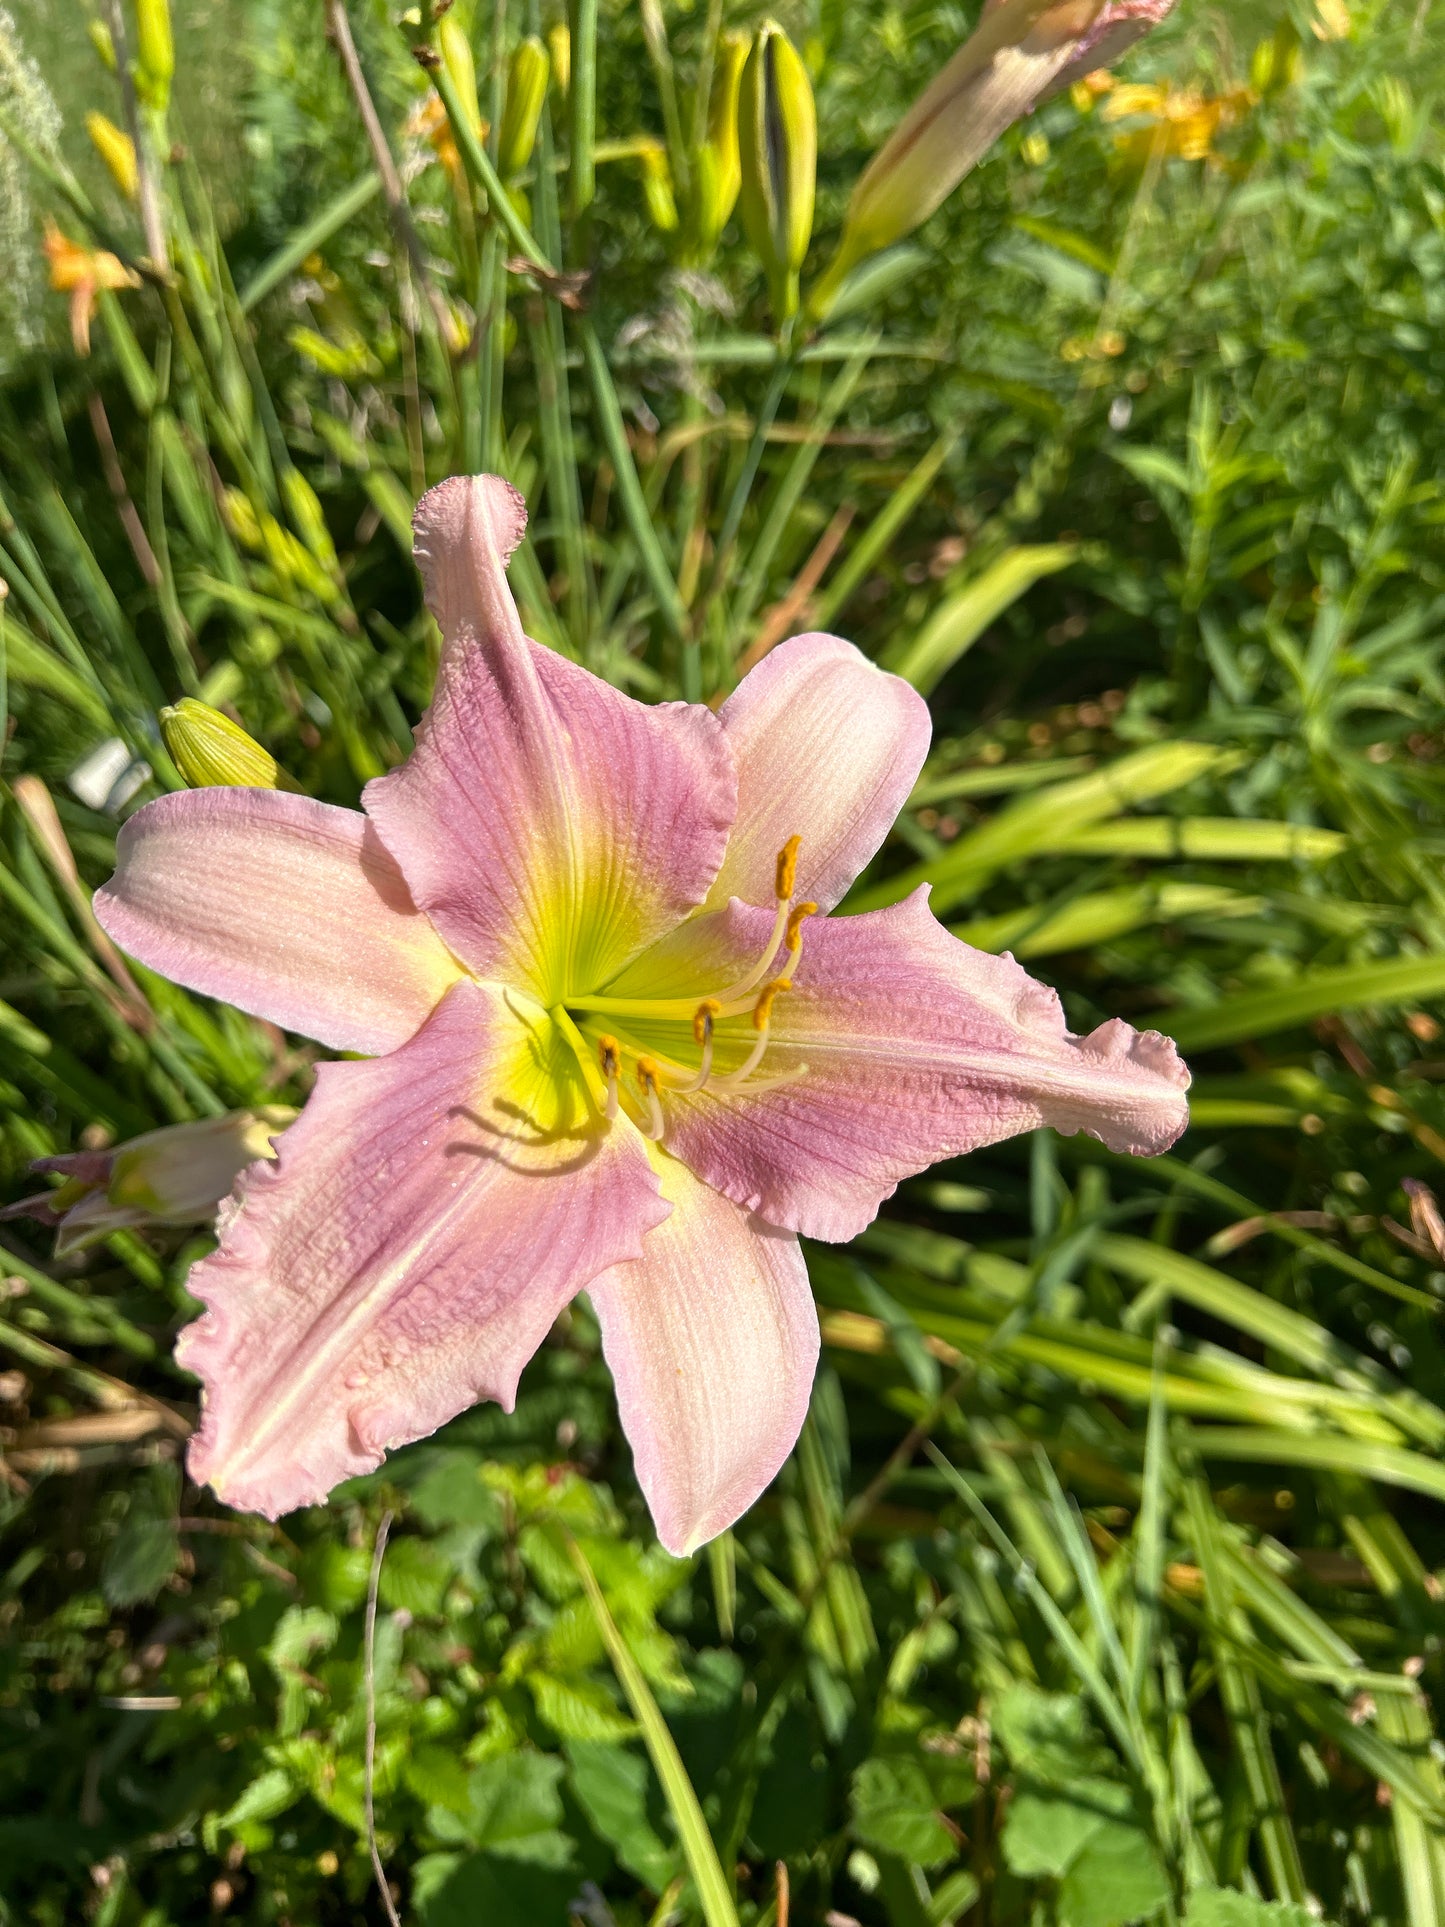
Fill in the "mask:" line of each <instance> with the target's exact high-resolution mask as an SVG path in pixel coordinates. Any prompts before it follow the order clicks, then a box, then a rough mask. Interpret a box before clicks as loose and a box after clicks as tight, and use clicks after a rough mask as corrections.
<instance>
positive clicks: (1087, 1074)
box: [634, 888, 1189, 1240]
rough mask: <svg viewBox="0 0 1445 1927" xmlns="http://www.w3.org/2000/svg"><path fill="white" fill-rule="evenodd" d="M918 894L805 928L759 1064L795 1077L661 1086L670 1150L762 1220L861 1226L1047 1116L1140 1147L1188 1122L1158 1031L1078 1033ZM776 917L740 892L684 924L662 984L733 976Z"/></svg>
mask: <svg viewBox="0 0 1445 1927" xmlns="http://www.w3.org/2000/svg"><path fill="white" fill-rule="evenodd" d="M927 896H928V893H927V890H926V888H925V889H923V890H919V891H917V892H915V893H914V895H913V896H911V897H909V898H907V899H906V900H905V901H904V902H902V903H899V904H894V905H893V906H892V907H891V908H890V909H887V910H878V911H874V912H872V913H871V914H869V915H866V916H859V917H830V918H828V919H827V920H826V921H824V920H823V919H821V918H819V919H817V920H815V921H814V922H813V923H811V924H809V925H808V928H807V931H806V934H805V937H804V942H803V949H802V956H801V960H800V962H799V964H798V967H797V969H796V971H795V973H794V983H795V986H796V987H795V988H794V989H793V990H792V991H791V992H790V993H788V994H786V995H784V996H782V997H780V998H779V999H778V1000H777V1002H776V1003H775V1005H774V1007H773V1039H774V1041H773V1043H772V1045H771V1048H770V1050H769V1054H768V1057H767V1059H766V1060H765V1062H764V1065H763V1067H762V1071H761V1073H760V1074H761V1075H763V1076H768V1075H777V1074H778V1073H780V1072H784V1071H787V1070H789V1069H792V1068H795V1067H797V1066H799V1065H802V1064H806V1066H807V1071H806V1074H805V1075H803V1076H801V1077H799V1078H798V1079H797V1081H796V1082H792V1083H787V1084H783V1085H781V1086H779V1087H777V1088H774V1089H772V1090H766V1091H761V1092H759V1093H758V1094H756V1095H749V1093H748V1091H747V1088H746V1087H743V1088H742V1089H740V1090H739V1091H737V1092H736V1093H734V1094H732V1095H728V1096H724V1095H715V1094H714V1093H713V1092H711V1091H709V1090H704V1091H702V1092H701V1093H699V1094H697V1095H696V1096H691V1097H689V1096H683V1095H682V1094H680V1093H677V1092H669V1093H668V1094H667V1096H666V1105H665V1108H666V1115H667V1120H668V1128H667V1148H668V1149H669V1150H670V1151H671V1152H673V1154H674V1155H675V1156H677V1157H679V1158H681V1159H682V1160H683V1161H684V1162H685V1163H686V1164H688V1165H689V1166H690V1167H691V1169H692V1170H693V1171H694V1172H696V1174H697V1175H698V1176H699V1177H700V1178H702V1179H703V1180H704V1181H705V1182H706V1183H708V1184H710V1185H713V1186H714V1187H715V1188H716V1189H717V1190H719V1191H722V1192H723V1193H725V1194H726V1196H728V1197H730V1198H732V1199H733V1200H734V1201H735V1202H736V1203H738V1204H739V1205H742V1206H743V1207H744V1208H745V1209H747V1210H750V1211H756V1212H757V1213H758V1215H759V1216H760V1217H762V1218H764V1219H766V1220H767V1222H768V1223H770V1224H775V1225H779V1226H782V1227H784V1228H785V1229H787V1230H789V1231H797V1232H802V1233H804V1234H805V1235H806V1236H808V1237H813V1238H824V1239H830V1240H842V1239H846V1238H851V1237H855V1236H856V1235H857V1233H858V1232H859V1231H861V1230H862V1229H863V1227H864V1226H865V1225H866V1224H868V1223H869V1222H870V1220H871V1219H872V1218H873V1216H874V1214H875V1213H876V1211H877V1209H878V1207H879V1205H880V1204H881V1203H882V1201H883V1199H884V1198H886V1197H888V1196H889V1195H890V1193H891V1192H892V1191H893V1190H894V1189H895V1187H896V1186H897V1185H898V1183H899V1181H900V1180H901V1179H903V1178H905V1177H909V1176H911V1175H912V1174H913V1173H914V1172H916V1171H921V1170H923V1169H925V1168H926V1167H927V1166H928V1165H930V1164H934V1163H937V1162H938V1160H939V1159H941V1158H950V1157H958V1156H960V1155H961V1154H962V1153H964V1152H966V1151H973V1150H977V1149H978V1148H979V1147H980V1146H981V1145H985V1144H996V1143H998V1142H1000V1141H1001V1140H1002V1139H1004V1138H1010V1137H1016V1136H1018V1135H1019V1133H1020V1132H1023V1131H1031V1130H1035V1129H1037V1128H1038V1127H1039V1126H1040V1125H1045V1124H1047V1125H1052V1126H1053V1127H1054V1129H1055V1130H1058V1131H1062V1132H1064V1133H1065V1134H1069V1133H1072V1132H1075V1131H1085V1132H1087V1133H1089V1135H1090V1136H1093V1137H1097V1138H1100V1139H1102V1140H1103V1142H1104V1143H1105V1144H1107V1145H1109V1147H1110V1148H1111V1149H1113V1150H1116V1151H1132V1152H1139V1153H1144V1154H1149V1153H1153V1152H1158V1151H1164V1150H1167V1149H1168V1147H1169V1146H1170V1145H1171V1144H1172V1143H1173V1142H1174V1141H1175V1139H1176V1138H1177V1137H1178V1136H1179V1135H1180V1133H1181V1132H1182V1131H1183V1129H1184V1127H1185V1125H1186V1124H1187V1123H1188V1119H1189V1113H1188V1106H1187V1104H1186V1102H1185V1097H1184V1093H1185V1090H1186V1089H1187V1087H1188V1084H1189V1073H1188V1071H1187V1070H1186V1069H1185V1068H1184V1065H1183V1064H1182V1063H1181V1062H1180V1060H1179V1056H1178V1053H1177V1052H1176V1050H1175V1048H1174V1045H1173V1044H1172V1043H1171V1042H1170V1041H1169V1040H1168V1039H1167V1038H1165V1037H1161V1036H1159V1035H1158V1034H1157V1032H1153V1031H1143V1032H1140V1031H1136V1030H1133V1029H1131V1028H1130V1026H1129V1025H1128V1024H1125V1023H1122V1022H1120V1021H1119V1020H1118V1019H1117V1018H1116V1019H1114V1020H1112V1021H1111V1022H1109V1023H1106V1024H1103V1025H1101V1026H1100V1027H1099V1029H1098V1030H1096V1031H1094V1032H1093V1033H1092V1034H1091V1035H1089V1036H1087V1037H1075V1036H1073V1035H1071V1034H1070V1032H1069V1031H1068V1029H1067V1028H1066V1026H1065V1023H1064V1013H1063V1010H1062V1007H1061V1006H1060V1003H1059V999H1058V996H1057V994H1056V993H1055V992H1054V991H1052V990H1049V989H1047V988H1045V986H1044V985H1043V984H1040V983H1037V982H1035V981H1034V979H1033V978H1031V977H1030V976H1029V975H1028V973H1027V972H1026V971H1025V970H1023V968H1022V967H1021V966H1020V965H1019V964H1017V963H1015V962H1014V960H1013V959H1012V958H1011V957H995V956H990V955H988V954H987V953H985V952H983V951H980V950H974V949H971V948H970V947H969V945H967V944H965V943H961V942H960V941H959V940H958V938H956V937H953V936H950V934H949V933H948V931H946V930H945V929H944V928H943V927H942V925H941V924H939V923H938V922H937V921H936V919H935V918H934V916H933V914H932V912H931V911H930V910H929V908H928V902H927ZM768 922H769V919H768V916H767V913H766V912H765V911H761V910H752V909H748V908H745V907H744V906H743V905H741V904H738V903H734V904H733V905H732V906H731V908H730V909H729V910H728V911H726V912H724V913H722V914H721V915H720V916H718V917H711V918H707V919H699V920H698V921H697V922H695V923H693V924H692V925H690V926H688V928H687V929H686V930H684V931H681V932H679V933H678V936H677V938H676V939H675V940H674V942H673V944H672V945H670V946H668V949H669V950H670V952H671V953H672V963H671V968H670V971H669V973H668V974H667V977H666V979H665V982H666V985H667V988H668V990H669V991H671V992H672V993H673V994H677V995H689V994H692V990H693V987H694V986H696V987H698V988H699V992H700V994H701V992H702V991H703V989H704V988H705V986H707V985H708V984H713V985H715V984H717V983H718V982H720V981H725V977H724V973H725V972H727V971H729V970H732V969H736V968H739V967H741V966H742V965H743V963H744V961H745V959H747V958H748V957H749V956H753V955H756V954H757V950H758V948H759V947H760V945H761V943H762V941H763V937H764V933H765V932H766V930H767V928H768ZM634 1029H635V1027H634ZM643 1041H647V1039H646V1038H644V1040H643Z"/></svg>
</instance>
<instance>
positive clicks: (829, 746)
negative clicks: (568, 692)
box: [707, 635, 932, 910]
mask: <svg viewBox="0 0 1445 1927" xmlns="http://www.w3.org/2000/svg"><path fill="white" fill-rule="evenodd" d="M718 716H719V719H720V721H721V722H722V725H723V728H724V729H725V730H726V731H727V735H728V741H729V742H730V743H731V744H732V747H733V753H734V755H735V756H736V757H737V765H738V816H737V822H736V824H735V825H734V827H733V833H732V835H731V837H730V838H729V839H728V849H727V855H726V857H725V858H724V859H723V866H722V868H721V870H720V871H719V872H718V874H717V877H716V879H715V881H714V883H713V886H712V889H711V890H710V891H709V892H708V899H707V907H708V909H710V910H721V909H722V908H724V907H725V905H726V904H727V901H728V899H729V898H730V897H741V898H742V900H743V901H744V903H771V902H772V900H773V877H774V865H775V863H776V861H777V856H778V851H779V850H780V849H781V848H782V847H783V845H784V844H785V843H786V842H787V841H788V838H789V837H791V836H801V837H802V839H803V846H802V850H801V852H800V854H799V858H798V891H797V894H798V895H799V897H811V898H812V899H813V900H814V901H815V902H816V903H818V904H820V905H821V906H822V908H823V909H825V910H831V909H832V907H833V905H834V904H835V903H837V902H838V900H839V898H840V897H841V896H842V895H843V892H844V891H845V890H846V889H847V888H848V885H849V884H850V883H851V882H852V881H853V879H854V877H856V876H857V874H858V872H859V871H860V870H861V869H862V868H863V866H864V864H865V863H867V861H868V859H869V858H870V857H871V856H872V855H873V854H874V853H875V851H877V849H878V848H879V846H880V845H881V844H882V842H883V839H884V837H885V836H887V834H888V832H889V830H890V828H891V827H892V825H893V822H894V819H895V818H896V817H897V815H898V812H899V811H900V810H901V809H902V807H903V805H904V803H905V802H906V801H907V798H908V793H909V791H910V790H911V789H912V788H913V785H914V783H915V782H916V781H917V780H918V772H919V770H921V769H922V767H923V759H924V757H925V756H926V755H927V754H928V743H929V737H930V734H931V731H932V724H931V722H930V720H929V715H928V705H927V703H925V702H924V700H923V698H922V697H921V696H920V695H919V694H918V692H917V691H916V690H914V689H910V688H909V686H908V684H907V683H906V682H904V681H902V679H901V678H900V677H898V676H890V675H887V674H885V672H884V671H883V670H881V669H879V668H877V667H875V665H874V664H873V663H871V662H869V660H868V658H867V657H866V656H865V655H862V654H861V653H860V652H859V651H858V650H857V649H855V648H854V647H853V645H852V643H851V642H843V641H841V640H840V638H839V637H837V636H820V635H813V636H794V637H793V639H792V640H791V641H790V642H784V643H781V644H779V646H778V647H777V648H776V649H774V650H773V651H772V653H771V654H770V655H768V656H765V657H764V658H763V660H762V661H761V662H760V663H759V664H758V666H757V668H756V669H754V670H753V671H752V673H751V674H750V675H748V676H745V677H744V678H743V680H742V682H741V683H739V685H738V687H737V688H736V689H735V690H734V691H733V693H732V695H731V696H729V697H728V699H727V701H726V702H725V703H724V704H723V706H722V708H721V709H720V710H719V711H718Z"/></svg>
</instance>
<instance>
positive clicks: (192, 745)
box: [160, 696, 299, 790]
mask: <svg viewBox="0 0 1445 1927" xmlns="http://www.w3.org/2000/svg"><path fill="white" fill-rule="evenodd" d="M160 724H161V737H162V739H163V741H164V742H165V746H166V748H167V750H168V751H169V752H170V758H171V761H172V762H173V763H174V764H175V766H176V768H177V769H178V770H179V771H180V773H181V775H182V776H184V777H185V779H186V781H187V782H188V783H189V784H190V786H191V788H192V789H193V790H204V789H216V788H225V789H247V790H294V789H297V788H298V787H299V785H298V784H296V783H295V782H293V781H292V779H291V778H290V777H289V776H288V775H287V774H286V772H285V770H283V769H282V768H281V766H280V765H279V764H278V763H277V761H276V759H275V757H274V756H271V755H270V754H269V753H268V752H267V751H266V750H264V749H262V747H261V745H260V744H259V743H258V742H256V740H255V739H254V738H253V737H250V736H248V735H247V734H246V732H245V730H244V729H242V728H241V726H240V724H239V723H233V722H232V721H231V719H230V717H229V716H223V715H222V714H221V712H220V710H219V709H212V708H211V706H210V704H209V703H202V702H197V700H196V698H195V697H194V696H182V698H181V700H180V701H179V702H178V703H176V704H175V705H174V707H173V708H170V709H163V710H162V711H161V715H160Z"/></svg>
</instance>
